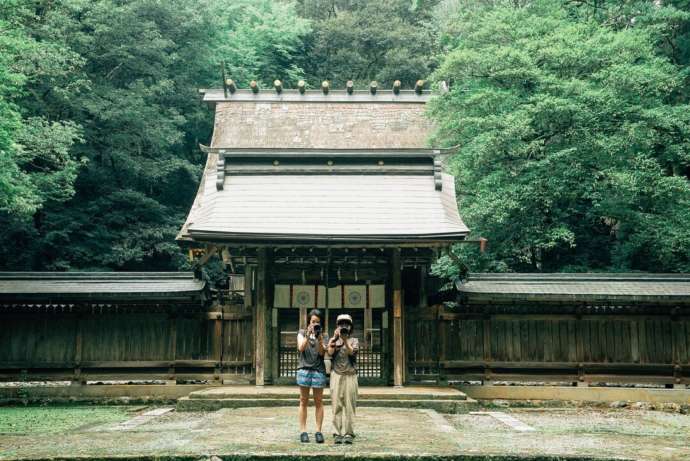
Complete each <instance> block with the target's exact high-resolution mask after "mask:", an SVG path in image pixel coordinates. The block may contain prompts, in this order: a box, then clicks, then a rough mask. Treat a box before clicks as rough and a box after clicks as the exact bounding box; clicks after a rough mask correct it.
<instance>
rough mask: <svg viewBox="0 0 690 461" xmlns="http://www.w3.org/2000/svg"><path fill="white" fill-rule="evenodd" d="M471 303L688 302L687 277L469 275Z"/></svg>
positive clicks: (466, 292) (465, 288)
mask: <svg viewBox="0 0 690 461" xmlns="http://www.w3.org/2000/svg"><path fill="white" fill-rule="evenodd" d="M456 287H457V289H458V291H460V293H461V294H462V295H463V296H465V297H466V298H467V299H470V300H475V301H477V300H485V299H493V300H515V301H520V300H531V301H557V302H563V301H597V300H600V301H605V302H645V301H662V300H663V301H669V302H674V301H679V302H681V301H682V302H686V303H687V302H690V274H643V273H640V274H601V273H586V274H471V275H470V276H469V278H468V280H467V281H465V282H464V283H462V282H458V283H457V284H456Z"/></svg>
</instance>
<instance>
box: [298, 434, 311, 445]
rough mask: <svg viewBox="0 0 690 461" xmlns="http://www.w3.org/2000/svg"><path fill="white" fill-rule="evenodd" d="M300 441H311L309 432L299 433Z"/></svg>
mask: <svg viewBox="0 0 690 461" xmlns="http://www.w3.org/2000/svg"><path fill="white" fill-rule="evenodd" d="M299 441H300V442H302V443H309V434H307V433H306V432H302V433H301V434H300V435H299Z"/></svg>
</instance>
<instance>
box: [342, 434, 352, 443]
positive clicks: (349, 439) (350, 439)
mask: <svg viewBox="0 0 690 461" xmlns="http://www.w3.org/2000/svg"><path fill="white" fill-rule="evenodd" d="M353 439H354V437H352V436H351V435H350V434H347V435H346V436H345V437H343V441H344V442H345V443H347V444H348V445H352V440H353Z"/></svg>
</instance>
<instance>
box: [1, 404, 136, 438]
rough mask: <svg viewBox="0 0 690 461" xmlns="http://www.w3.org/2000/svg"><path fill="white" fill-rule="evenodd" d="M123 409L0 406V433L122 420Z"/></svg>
mask: <svg viewBox="0 0 690 461" xmlns="http://www.w3.org/2000/svg"><path fill="white" fill-rule="evenodd" d="M129 409H130V408H129V407H126V406H50V407H32V406H28V407H0V434H15V435H16V434H36V433H56V432H65V431H69V430H71V429H75V428H77V427H81V426H85V425H90V424H96V423H108V422H117V421H124V420H126V419H128V418H130V414H129V413H128V411H129Z"/></svg>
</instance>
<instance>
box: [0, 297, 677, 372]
mask: <svg viewBox="0 0 690 461" xmlns="http://www.w3.org/2000/svg"><path fill="white" fill-rule="evenodd" d="M212 309H213V310H212V311H210V312H209V311H202V310H200V309H199V308H198V306H197V307H193V308H192V307H187V308H186V307H177V308H175V309H166V308H164V307H161V306H158V307H155V306H153V307H147V308H146V309H143V308H142V306H136V307H134V306H130V307H122V306H121V307H118V308H117V310H115V309H110V310H109V309H106V308H99V307H86V306H74V307H72V308H67V307H65V306H62V307H60V306H54V307H43V308H38V307H33V308H29V307H27V308H25V309H24V310H23V311H22V312H7V311H2V312H0V325H1V328H0V379H1V380H4V381H18V380H72V381H84V380H152V379H156V380H168V381H173V380H183V379H194V380H202V379H203V380H208V381H209V382H218V383H220V382H222V381H223V380H224V381H226V382H230V383H232V382H237V383H249V382H250V381H251V380H252V379H253V378H254V376H253V372H254V368H253V363H254V360H255V359H256V357H255V356H256V352H255V351H256V349H255V346H254V344H253V341H254V340H253V334H252V325H253V323H254V322H253V321H252V313H251V309H250V308H247V309H245V308H244V307H243V306H241V305H238V306H224V307H218V306H216V307H213V308H212ZM144 310H145V312H144ZM640 310H642V311H644V310H645V309H640ZM648 310H649V311H653V310H654V309H652V308H650V309H648ZM623 311H624V312H621V313H612V312H610V310H607V309H603V312H601V313H582V314H548V313H544V314H534V313H517V312H514V313H506V312H503V313H493V314H478V313H458V312H449V311H444V310H443V309H442V308H439V307H438V306H431V307H426V308H417V309H415V308H411V307H410V306H405V317H404V320H405V344H404V347H405V351H406V359H407V360H406V365H407V366H406V367H405V368H406V371H407V383H414V382H419V381H424V380H434V381H437V382H442V383H443V382H446V381H449V380H458V381H483V382H491V381H499V380H506V381H544V382H546V381H560V382H571V383H597V382H629V383H630V382H633V383H657V384H667V385H674V384H681V385H687V384H688V383H690V316H689V315H687V314H686V313H684V312H682V311H681V312H678V311H675V313H669V314H663V313H659V314H641V313H631V312H626V311H625V310H623ZM269 321H270V320H269Z"/></svg>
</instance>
